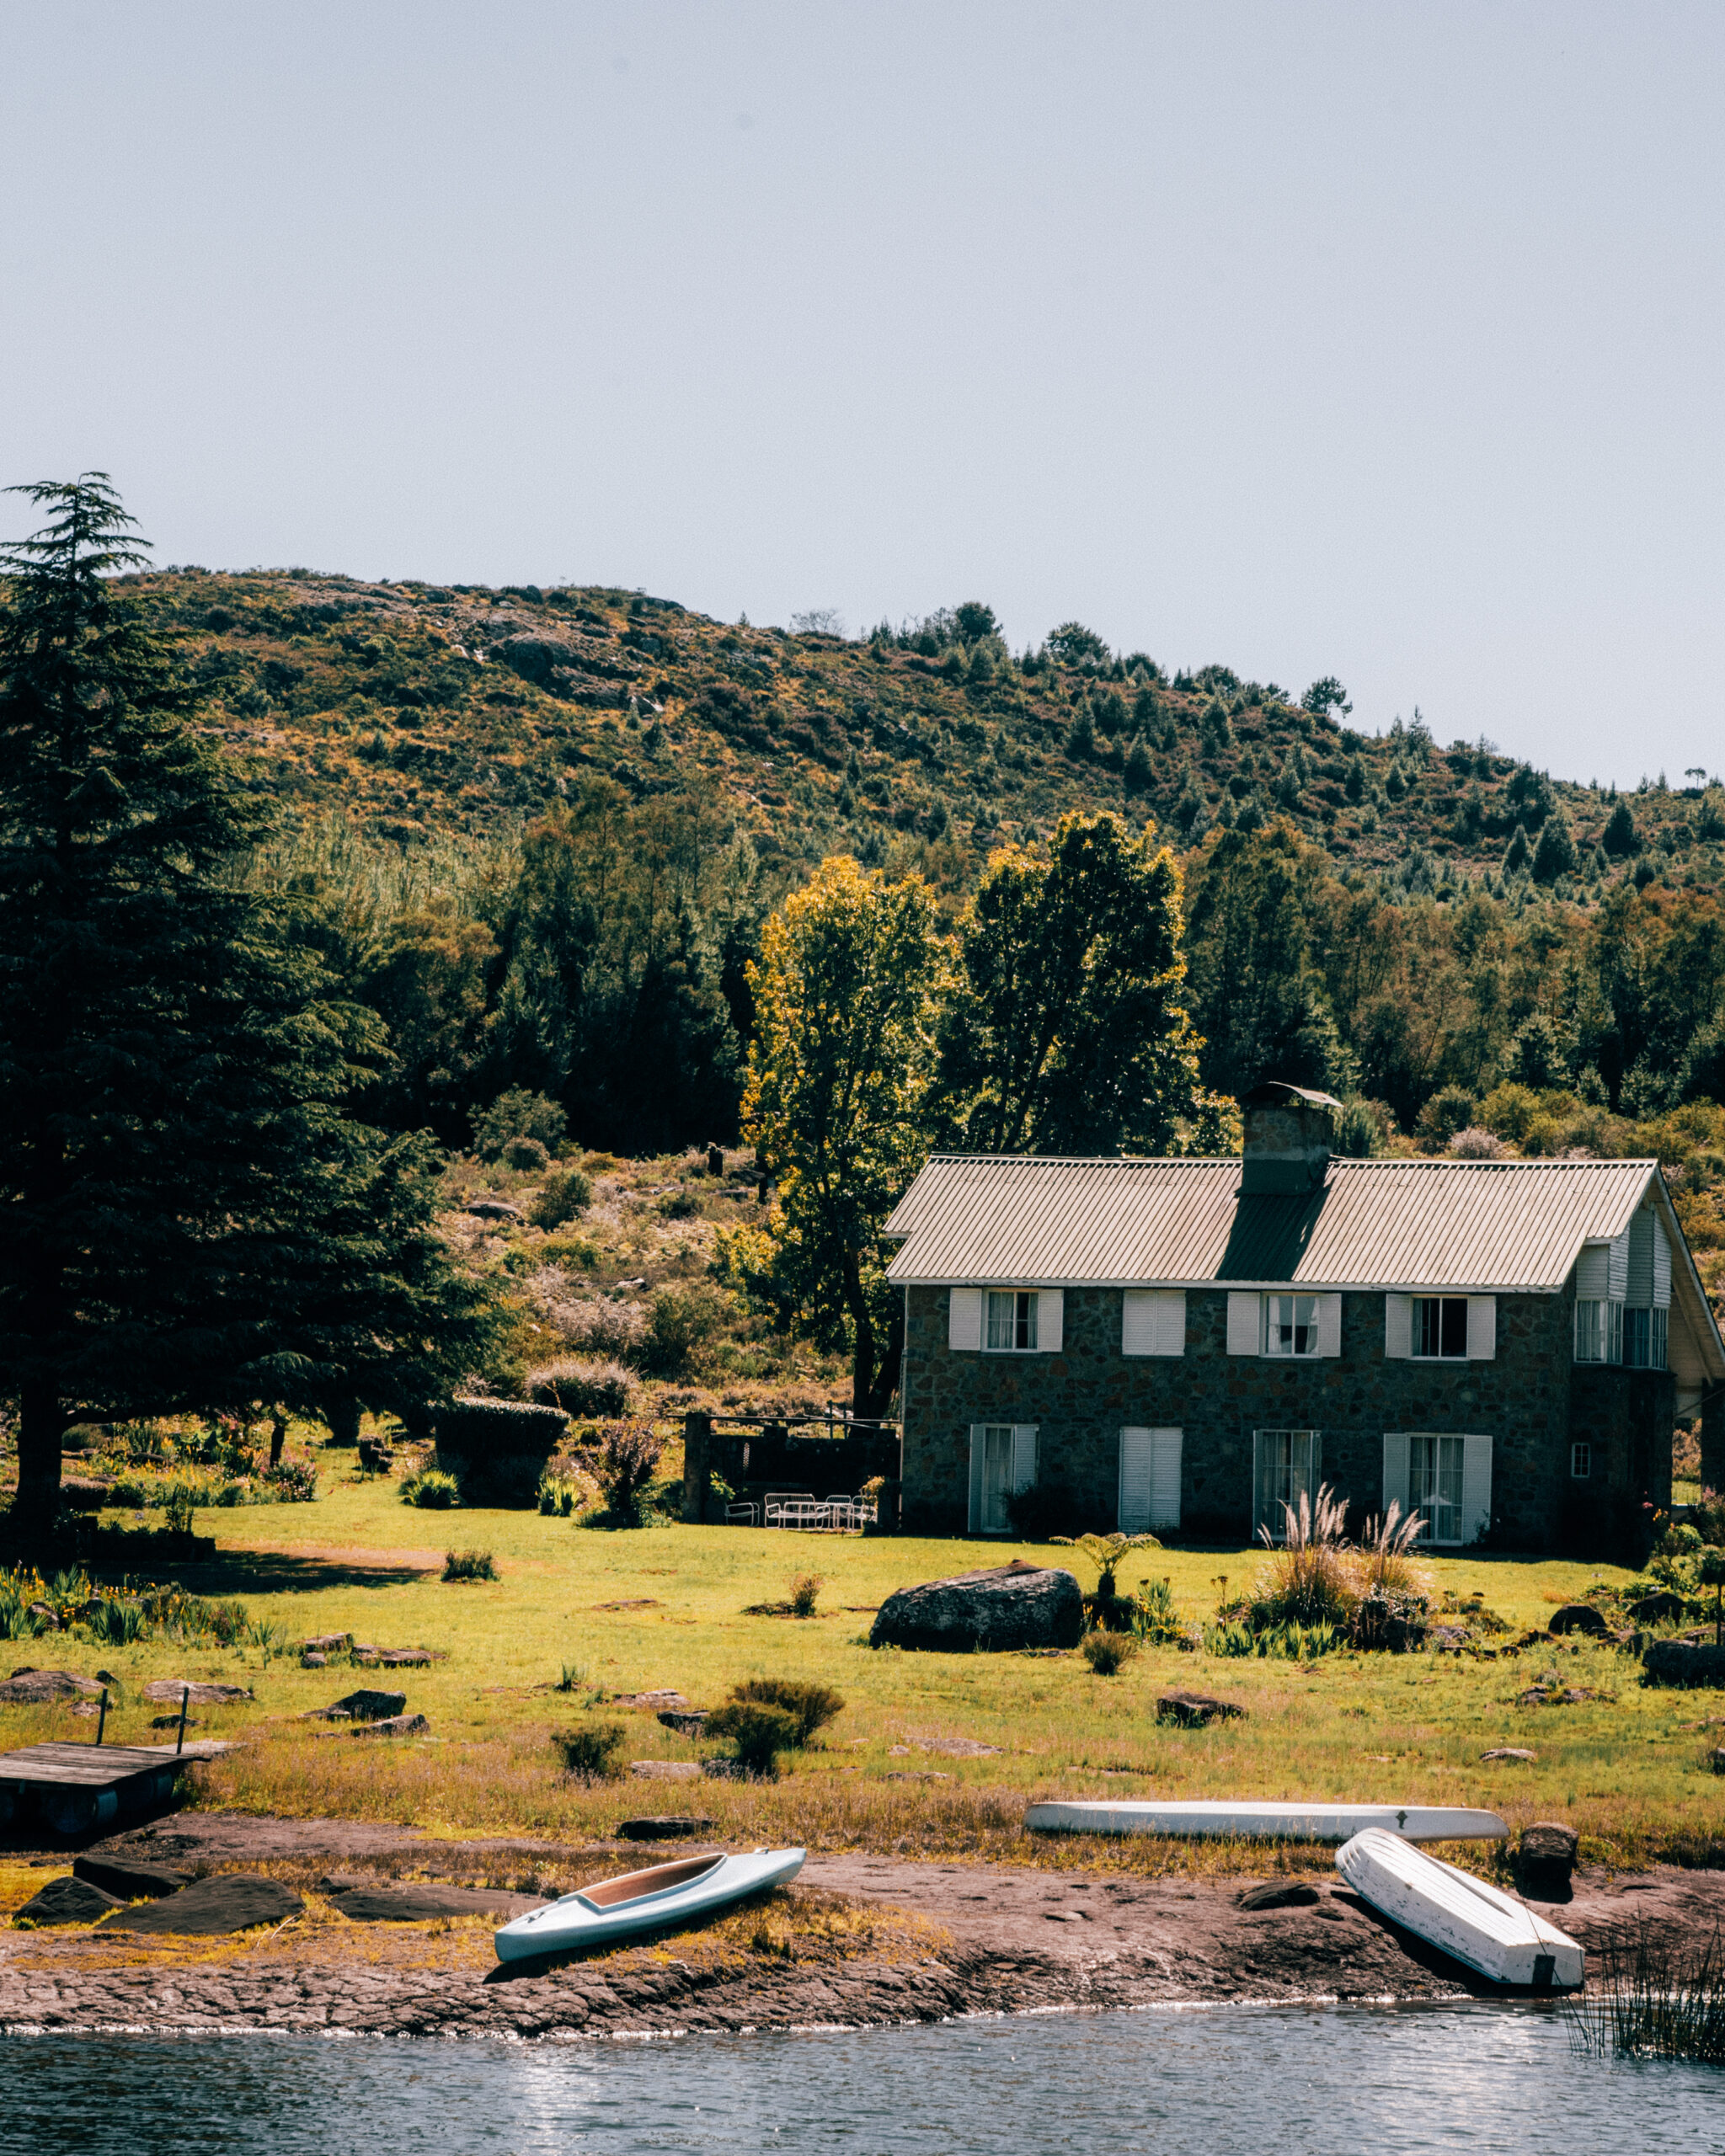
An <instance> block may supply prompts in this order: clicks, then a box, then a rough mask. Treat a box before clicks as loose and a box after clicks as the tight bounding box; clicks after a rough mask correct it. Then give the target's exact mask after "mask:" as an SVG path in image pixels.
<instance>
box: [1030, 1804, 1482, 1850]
mask: <svg viewBox="0 0 1725 2156" xmlns="http://www.w3.org/2000/svg"><path fill="white" fill-rule="evenodd" d="M1024 1824H1025V1825H1026V1826H1027V1827H1028V1828H1029V1829H1030V1831H1031V1832H1032V1833H1043V1834H1231V1835H1235V1836H1237V1837H1238V1838H1240V1839H1242V1840H1244V1841H1252V1842H1278V1841H1286V1842H1345V1841H1346V1840H1347V1839H1348V1838H1349V1836H1350V1835H1353V1834H1357V1833H1359V1832H1360V1830H1361V1829H1362V1828H1366V1827H1381V1828H1386V1830H1387V1831H1388V1832H1389V1833H1392V1834H1400V1835H1401V1836H1402V1838H1403V1839H1404V1840H1405V1841H1410V1842H1473V1841H1502V1840H1503V1838H1505V1837H1506V1836H1507V1835H1508V1833H1509V1828H1508V1827H1506V1826H1505V1825H1504V1823H1503V1821H1502V1820H1501V1819H1500V1818H1499V1817H1498V1815H1497V1813H1496V1812H1471V1811H1469V1810H1467V1809H1466V1806H1461V1805H1448V1804H1400V1805H1397V1804H1302V1803H1300V1802H1299V1801H1297V1800H1289V1799H1282V1800H1279V1801H1267V1802H1263V1803H1236V1802H1235V1801H1231V1800H1230V1799H1226V1798H1194V1799H1193V1800H1192V1801H1189V1802H1186V1803H1163V1804H1159V1803H1156V1802H1154V1801H1143V1802H1140V1801H1135V1800H1128V1801H1124V1802H1117V1803H1113V1804H1084V1803H1073V1804H1068V1803H1065V1802H1063V1801H1062V1802H1056V1803H1050V1804H1033V1805H1032V1806H1030V1807H1029V1809H1028V1811H1027V1812H1025V1814H1024Z"/></svg>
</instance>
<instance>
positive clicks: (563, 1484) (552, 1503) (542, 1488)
mask: <svg viewBox="0 0 1725 2156" xmlns="http://www.w3.org/2000/svg"><path fill="white" fill-rule="evenodd" d="M579 1502H580V1492H579V1490H578V1489H577V1488H576V1487H575V1486H574V1483H573V1482H572V1481H570V1480H569V1477H568V1476H566V1475H553V1473H552V1472H551V1470H549V1469H548V1468H547V1470H546V1471H545V1473H544V1474H543V1475H542V1476H540V1478H539V1490H538V1504H539V1509H540V1511H541V1512H542V1513H544V1514H545V1516H546V1517H547V1518H557V1517H561V1518H563V1519H567V1518H569V1515H570V1513H573V1512H574V1509H575V1507H576V1506H577V1505H578V1504H579Z"/></svg>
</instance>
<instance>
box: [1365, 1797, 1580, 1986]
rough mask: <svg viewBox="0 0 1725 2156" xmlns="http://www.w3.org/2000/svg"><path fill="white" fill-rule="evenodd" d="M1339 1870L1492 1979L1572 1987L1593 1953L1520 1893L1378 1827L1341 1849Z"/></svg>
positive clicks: (1393, 1916) (1393, 1914)
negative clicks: (1518, 1897) (1522, 1899)
mask: <svg viewBox="0 0 1725 2156" xmlns="http://www.w3.org/2000/svg"><path fill="white" fill-rule="evenodd" d="M1336 1869H1337V1870H1338V1871H1339V1872H1340V1873H1341V1875H1342V1876H1343V1878H1344V1879H1345V1880H1346V1881H1347V1882H1348V1885H1349V1886H1350V1887H1352V1888H1353V1889H1354V1892H1355V1893H1356V1894H1358V1895H1359V1897H1360V1899H1361V1900H1362V1901H1365V1902H1370V1904H1371V1906H1372V1907H1373V1908H1375V1909H1376V1910H1377V1911H1378V1912H1379V1913H1380V1914H1381V1915H1383V1916H1386V1917H1388V1918H1389V1919H1390V1920H1391V1923H1392V1924H1399V1925H1400V1926H1401V1927H1402V1929H1403V1930H1404V1931H1411V1932H1413V1934H1414V1935H1415V1936H1416V1937H1418V1938H1420V1939H1423V1940H1425V1941H1426V1943H1427V1944H1428V1945H1432V1946H1436V1947H1439V1948H1440V1949H1441V1950H1442V1951H1443V1952H1445V1954H1447V1955H1449V1956H1450V1958H1451V1959H1452V1960H1453V1961H1460V1962H1461V1963H1463V1964H1464V1966H1465V1967H1467V1968H1470V1969H1471V1970H1473V1971H1474V1972H1476V1974H1477V1975H1479V1976H1482V1977H1488V1978H1489V1979H1490V1981H1491V1982H1492V1983H1497V1984H1505V1985H1514V1986H1517V1987H1519V1988H1525V1989H1527V1990H1530V1991H1554V1990H1556V1991H1571V1990H1573V1989H1574V1988H1575V1987H1576V1986H1577V1985H1578V1984H1579V1983H1581V1982H1582V1980H1583V1977H1585V1976H1586V1974H1587V1956H1586V1953H1585V1952H1584V1951H1583V1948H1582V1946H1581V1944H1580V1942H1579V1941H1578V1940H1573V1939H1572V1938H1571V1937H1570V1936H1569V1935H1568V1933H1567V1931H1559V1930H1558V1929H1557V1926H1556V1925H1555V1924H1547V1923H1546V1920H1545V1919H1544V1918H1543V1917H1541V1916H1539V1915H1537V1914H1536V1913H1535V1912H1534V1911H1533V1910H1532V1909H1530V1908H1528V1907H1527V1905H1526V1903H1523V1902H1518V1901H1517V1900H1516V1899H1515V1898H1514V1896H1513V1895H1509V1894H1505V1893H1503V1892H1501V1891H1500V1890H1499V1889H1498V1887H1491V1886H1487V1883H1486V1881H1484V1880H1482V1879H1475V1878H1473V1877H1472V1876H1471V1875H1470V1874H1469V1873H1467V1872H1465V1871H1459V1870H1457V1869H1456V1867H1455V1865H1453V1864H1445V1863H1444V1862H1443V1861H1442V1860H1440V1859H1439V1858H1437V1857H1434V1856H1428V1855H1427V1854H1426V1853H1425V1851H1424V1850H1423V1849H1413V1848H1411V1847H1410V1846H1409V1845H1408V1844H1407V1843H1406V1842H1404V1841H1402V1839H1401V1838H1400V1837H1399V1836H1397V1835H1395V1834H1386V1833H1382V1832H1381V1830H1379V1829H1378V1828H1368V1829H1367V1830H1366V1831H1365V1833H1359V1834H1356V1835H1354V1837H1353V1838H1352V1839H1351V1840H1349V1841H1347V1842H1344V1843H1343V1845H1342V1847H1341V1848H1340V1849H1338V1850H1337V1852H1336Z"/></svg>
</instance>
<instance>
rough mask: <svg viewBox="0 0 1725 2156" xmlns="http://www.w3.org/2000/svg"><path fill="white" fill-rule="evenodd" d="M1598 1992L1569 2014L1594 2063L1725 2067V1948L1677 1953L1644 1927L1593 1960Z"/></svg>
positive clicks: (1580, 2046) (1714, 1942)
mask: <svg viewBox="0 0 1725 2156" xmlns="http://www.w3.org/2000/svg"><path fill="white" fill-rule="evenodd" d="M1594 1959H1595V1963H1596V1966H1597V1968H1598V1972H1599V1988H1598V1989H1597V1990H1596V1991H1593V1992H1590V1993H1589V1995H1588V1997H1586V1998H1585V1999H1579V2000H1578V2001H1577V2002H1576V2003H1575V2004H1573V2005H1572V2006H1571V2008H1570V2009H1569V2025H1570V2034H1571V2037H1572V2040H1573V2042H1574V2045H1575V2047H1576V2049H1577V2050H1578V2051H1579V2052H1583V2053H1584V2054H1586V2055H1587V2056H1589V2057H1599V2058H1608V2057H1616V2058H1669V2059H1684V2060H1687V2061H1689V2062H1690V2063H1696V2064H1701V2065H1706V2066H1725V1945H1722V1942H1721V1939H1720V1935H1719V1934H1718V1933H1717V1931H1716V1932H1715V1933H1714V1935H1713V1936H1712V1939H1711V1940H1708V1941H1707V1942H1706V1944H1705V1945H1701V1946H1692V1947H1689V1948H1677V1949H1672V1948H1670V1947H1668V1946H1666V1945H1664V1944H1663V1943H1662V1942H1661V1941H1660V1940H1658V1938H1657V1937H1656V1936H1653V1935H1649V1934H1648V1931H1647V1930H1646V1929H1645V1928H1643V1929H1642V1930H1641V1931H1640V1932H1639V1933H1638V1934H1637V1936H1636V1937H1635V1938H1634V1939H1633V1940H1628V1939H1622V1938H1620V1939H1617V1940H1613V1941H1612V1942H1610V1944H1609V1945H1606V1946H1605V1947H1604V1948H1603V1949H1602V1950H1601V1951H1599V1953H1598V1954H1597V1955H1596V1956H1595V1957H1594Z"/></svg>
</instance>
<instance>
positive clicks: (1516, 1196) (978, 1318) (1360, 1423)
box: [887, 1085, 1725, 1554]
mask: <svg viewBox="0 0 1725 2156" xmlns="http://www.w3.org/2000/svg"><path fill="white" fill-rule="evenodd" d="M1336 1105H1337V1104H1336V1103H1335V1102H1333V1101H1332V1100H1330V1099H1329V1098H1328V1097H1327V1096H1326V1095H1323V1094H1320V1093H1311V1092H1307V1091H1303V1090H1301V1089H1300V1088H1298V1087H1295V1086H1282V1085H1267V1086H1261V1087H1260V1088H1258V1091H1255V1092H1254V1093H1252V1094H1251V1095H1249V1096H1248V1097H1247V1099H1246V1100H1245V1101H1244V1102H1242V1109H1243V1111H1244V1121H1245V1147H1244V1155H1243V1158H1242V1159H1239V1160H1121V1159H1096V1160H1061V1159H1042V1158H995V1157H980V1156H961V1155H937V1156H935V1157H934V1158H933V1159H932V1160H931V1161H929V1162H928V1164H927V1166H926V1167H924V1168H923V1170H922V1171H921V1173H920V1174H919V1175H918V1176H917V1177H916V1181H915V1182H914V1183H913V1184H912V1185H911V1188H910V1190H909V1191H908V1192H907V1193H905V1197H904V1198H903V1200H902V1201H901V1203H900V1204H899V1206H898V1207H897V1209H895V1212H894V1214H893V1215H892V1217H891V1219H889V1222H888V1224H887V1232H888V1234H889V1235H892V1236H895V1237H896V1238H898V1239H899V1240H900V1248H899V1250H898V1252H897V1254H896V1256H895V1258H894V1259H893V1262H892V1264H891V1266H890V1267H889V1274H888V1277H889V1279H891V1280H892V1281H894V1282H895V1283H897V1284H899V1285H900V1286H901V1287H902V1288H903V1290H904V1294H905V1358H904V1371H903V1378H902V1384H901V1390H900V1401H901V1417H902V1422H903V1428H904V1448H903V1465H902V1470H901V1471H902V1476H903V1499H902V1503H903V1515H904V1519H905V1525H906V1526H907V1527H909V1528H911V1529H921V1531H923V1532H926V1533H943V1534H1006V1533H1008V1532H1009V1531H1010V1530H1011V1527H1012V1518H1011V1514H1012V1499H1013V1498H1014V1497H1015V1496H1017V1495H1018V1494H1020V1493H1023V1492H1028V1491H1030V1490H1033V1489H1039V1490H1041V1491H1042V1492H1044V1496H1045V1497H1047V1496H1048V1495H1049V1493H1050V1492H1055V1491H1058V1492H1063V1493H1065V1495H1066V1496H1067V1497H1069V1498H1070V1500H1071V1504H1072V1506H1073V1508H1074V1509H1075V1511H1076V1513H1077V1514H1078V1515H1079V1516H1081V1518H1082V1519H1083V1521H1084V1523H1085V1524H1087V1525H1091V1526H1095V1527H1099V1528H1101V1527H1114V1526H1116V1525H1118V1526H1119V1527H1121V1528H1125V1529H1142V1528H1150V1529H1158V1530H1160V1529H1180V1530H1183V1532H1185V1533H1186V1534H1190V1535H1194V1536H1197V1537H1199V1538H1203V1539H1215V1540H1224V1539H1226V1540H1236V1541H1237V1540H1243V1539H1245V1538H1247V1537H1248V1536H1252V1535H1255V1534H1257V1533H1258V1530H1259V1529H1265V1528H1268V1529H1269V1530H1270V1531H1271V1532H1272V1533H1273V1534H1274V1533H1279V1531H1280V1529H1281V1528H1282V1525H1283V1521H1284V1513H1283V1509H1282V1508H1283V1507H1284V1505H1287V1504H1289V1503H1290V1502H1298V1499H1299V1497H1300V1494H1301V1493H1302V1492H1316V1489H1317V1487H1318V1486H1319V1485H1320V1484H1322V1483H1328V1484H1329V1485H1330V1486H1331V1487H1332V1489H1334V1490H1336V1491H1337V1492H1339V1493H1340V1494H1342V1495H1343V1496H1344V1497H1346V1498H1347V1500H1348V1504H1349V1508H1350V1519H1351V1521H1352V1522H1353V1523H1354V1525H1355V1526H1356V1528H1357V1526H1358V1524H1359V1523H1361V1522H1362V1521H1363V1519H1364V1518H1365V1516H1366V1515H1368V1514H1370V1513H1382V1512H1383V1511H1384V1510H1385V1509H1386V1508H1387V1506H1388V1505H1389V1503H1390V1502H1391V1500H1395V1501H1397V1502H1400V1504H1401V1505H1402V1508H1403V1510H1404V1512H1406V1511H1407V1510H1409V1509H1415V1508H1417V1509H1418V1512H1419V1513H1420V1514H1421V1515H1422V1518H1423V1519H1424V1521H1425V1523H1426V1528H1425V1535H1426V1539H1427V1540H1429V1543H1430V1544H1431V1545H1432V1546H1434V1547H1444V1546H1446V1545H1447V1546H1450V1547H1465V1546H1466V1545H1470V1544H1473V1543H1476V1542H1479V1541H1482V1540H1489V1541H1490V1543H1491V1544H1492V1545H1493V1546H1496V1547H1501V1548H1514V1549H1530V1550H1543V1549H1555V1548H1568V1549H1574V1550H1578V1551H1581V1550H1586V1551H1587V1552H1589V1554H1601V1553H1604V1552H1605V1551H1606V1550H1612V1549H1616V1548H1623V1549H1630V1548H1632V1546H1633V1545H1634V1542H1635V1540H1636V1538H1637V1534H1638V1532H1639V1529H1640V1527H1641V1524H1642V1521H1643V1518H1644V1515H1643V1513H1642V1507H1643V1505H1645V1504H1649V1503H1651V1504H1653V1505H1656V1506H1664V1505H1668V1504H1669V1502H1670V1496H1671V1438H1672V1433H1673V1425H1674V1420H1675V1418H1676V1417H1678V1416H1680V1415H1690V1414H1694V1413H1696V1412H1701V1414H1702V1416H1703V1457H1704V1460H1717V1459H1718V1458H1719V1457H1720V1454H1721V1450H1722V1445H1721V1438H1722V1429H1721V1426H1720V1407H1721V1402H1722V1399H1725V1391H1722V1388H1725V1342H1722V1340H1721V1337H1720V1333H1719V1328H1718V1326H1717V1323H1716V1322H1715V1321H1714V1318H1713V1315H1712V1310H1711V1309H1710V1307H1709V1305H1708V1303H1707V1299H1706V1294H1705V1292H1704V1290H1703V1289H1702V1287H1701V1281H1700V1279H1699V1278H1698V1277H1697V1275H1696V1269H1695V1265H1694V1262H1693V1261H1692V1259H1691V1258H1690V1253H1689V1250H1688V1247H1687V1246H1686V1244H1685V1241H1684V1239H1683V1232H1682V1230H1681V1228H1680V1225H1679V1224H1678V1221H1677V1219H1676V1216H1675V1214H1674V1212H1673V1210H1672V1208H1671V1203H1670V1200H1669V1197H1668V1195H1667V1193H1666V1190H1665V1187H1664V1179H1663V1178H1662V1177H1661V1176H1660V1173H1659V1171H1658V1164H1657V1162H1655V1161H1461V1160H1449V1159H1444V1160H1428V1159H1418V1160H1386V1161H1360V1160H1348V1159H1340V1158H1336V1157H1332V1154H1331V1152H1330V1139H1331V1130H1332V1122H1331V1118H1332V1113H1333V1111H1334V1109H1335V1107H1336Z"/></svg>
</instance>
